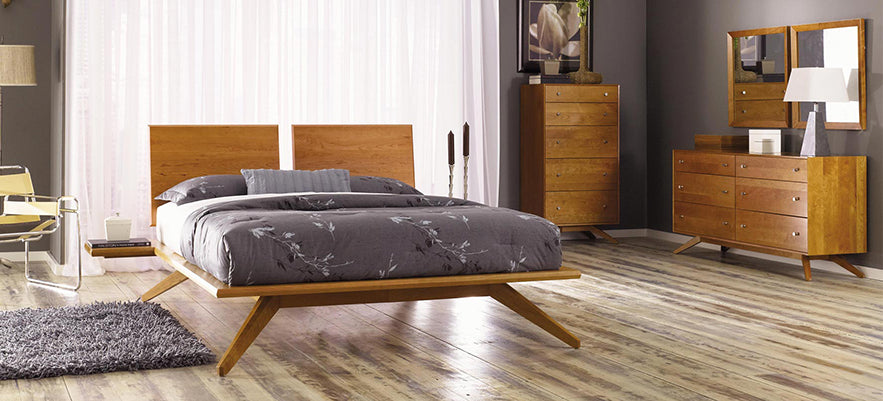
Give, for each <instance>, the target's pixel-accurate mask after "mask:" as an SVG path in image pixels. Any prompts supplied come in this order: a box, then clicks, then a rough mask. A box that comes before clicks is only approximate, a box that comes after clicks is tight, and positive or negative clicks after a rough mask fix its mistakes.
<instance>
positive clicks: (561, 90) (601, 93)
mask: <svg viewBox="0 0 883 401" xmlns="http://www.w3.org/2000/svg"><path fill="white" fill-rule="evenodd" d="M545 95H546V101H547V102H554V103H562V102H563V103H574V102H604V103H607V102H610V103H616V102H618V101H619V88H617V87H616V86H601V85H578V86H577V85H546V93H545Z"/></svg>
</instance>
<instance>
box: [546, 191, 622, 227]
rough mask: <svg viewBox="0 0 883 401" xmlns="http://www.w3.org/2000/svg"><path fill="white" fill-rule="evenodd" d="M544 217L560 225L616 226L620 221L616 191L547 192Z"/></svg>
mask: <svg viewBox="0 0 883 401" xmlns="http://www.w3.org/2000/svg"><path fill="white" fill-rule="evenodd" d="M545 209H546V212H545V214H544V217H545V218H546V219H548V220H549V221H551V222H553V223H555V224H558V225H564V224H604V223H608V224H615V223H618V220H619V198H618V196H617V192H616V191H567V192H546V205H545Z"/></svg>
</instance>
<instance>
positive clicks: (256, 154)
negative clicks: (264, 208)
mask: <svg viewBox="0 0 883 401" xmlns="http://www.w3.org/2000/svg"><path fill="white" fill-rule="evenodd" d="M243 168H270V169H278V168H279V126H278V125H151V126H150V199H151V202H152V207H151V217H150V222H151V224H156V208H157V207H159V205H161V204H162V203H163V202H162V201H157V200H153V198H154V197H156V196H157V195H159V194H161V193H162V192H163V191H165V190H166V189H169V188H171V187H172V186H174V185H175V184H177V183H179V182H181V181H184V180H186V179H188V178H193V177H199V176H203V175H211V174H239V170H240V169H243Z"/></svg>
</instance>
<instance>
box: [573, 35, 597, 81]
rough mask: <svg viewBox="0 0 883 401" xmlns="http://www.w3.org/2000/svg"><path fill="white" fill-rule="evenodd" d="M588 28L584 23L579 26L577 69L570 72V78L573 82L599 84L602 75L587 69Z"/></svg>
mask: <svg viewBox="0 0 883 401" xmlns="http://www.w3.org/2000/svg"><path fill="white" fill-rule="evenodd" d="M588 42H589V29H588V27H586V26H585V25H583V26H580V27H579V49H580V52H579V70H576V71H574V72H571V73H570V74H569V75H570V80H571V81H572V82H573V83H575V84H600V83H601V80H603V79H604V77H603V76H602V75H601V74H599V73H597V72H592V71H589V55H588V49H589V46H588Z"/></svg>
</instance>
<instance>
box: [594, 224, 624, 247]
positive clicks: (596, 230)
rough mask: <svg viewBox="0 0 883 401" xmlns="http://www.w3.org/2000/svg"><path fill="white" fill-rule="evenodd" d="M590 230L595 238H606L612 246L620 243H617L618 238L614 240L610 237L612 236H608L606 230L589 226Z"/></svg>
mask: <svg viewBox="0 0 883 401" xmlns="http://www.w3.org/2000/svg"><path fill="white" fill-rule="evenodd" d="M588 230H589V232H590V233H592V235H594V236H595V237H598V238H604V239H605V240H607V242H609V243H611V244H618V243H619V241H617V240H616V238H613V237H612V236H610V234H607V233H606V232H604V230H602V229H600V228H598V227H595V226H589V227H588Z"/></svg>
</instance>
